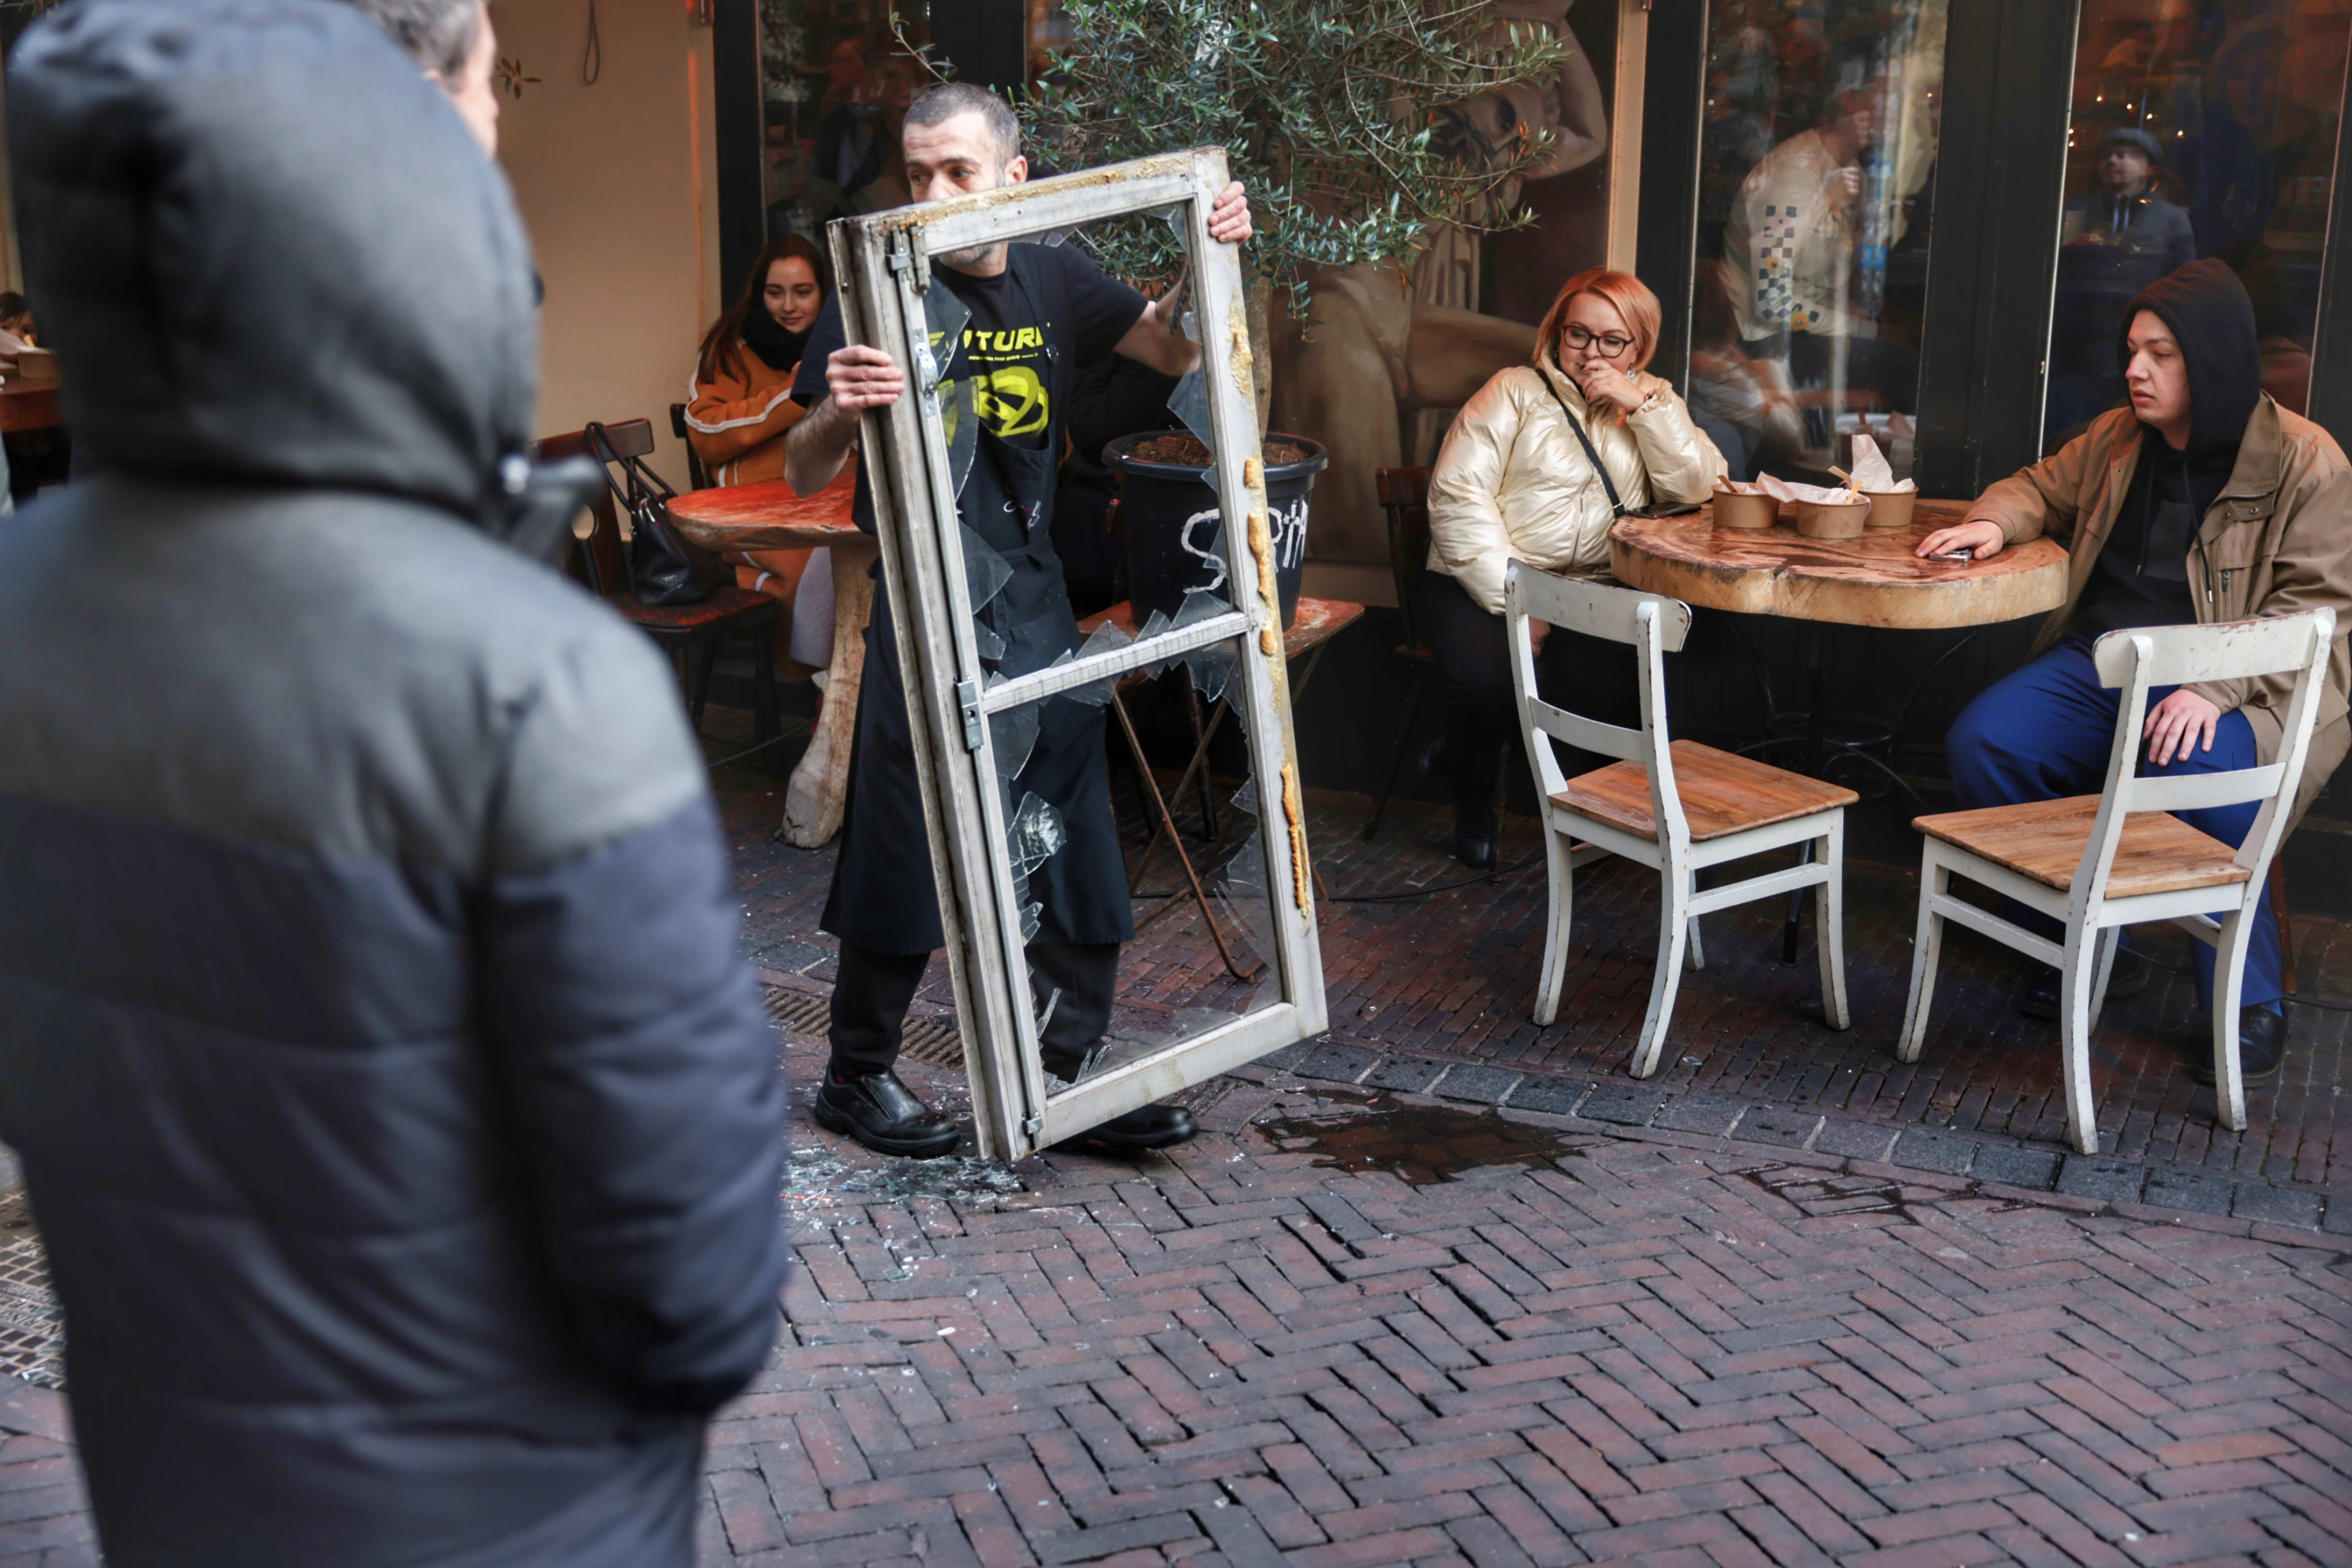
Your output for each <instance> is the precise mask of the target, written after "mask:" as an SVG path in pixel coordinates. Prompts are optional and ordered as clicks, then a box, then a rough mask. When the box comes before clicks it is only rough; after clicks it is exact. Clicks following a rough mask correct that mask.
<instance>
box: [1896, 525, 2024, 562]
mask: <svg viewBox="0 0 2352 1568" xmlns="http://www.w3.org/2000/svg"><path fill="white" fill-rule="evenodd" d="M2007 542H2008V541H2007V540H2005V539H2003V538H2002V537H2001V532H2000V524H1999V523H1997V522H1994V521H1990V519H1987V518H1981V517H1972V518H1970V519H1969V521H1966V522H1956V523H1954V524H1953V525H1952V526H1951V527H1949V528H1939V529H1937V531H1935V532H1933V533H1931V534H1929V535H1928V536H1927V538H1925V539H1923V540H1921V541H1920V542H1919V548H1918V549H1916V550H1915V551H1913V552H1911V553H1912V554H1914V555H1916V556H1919V557H1920V558H1922V559H1923V560H1924V559H1925V558H1927V556H1930V555H1948V554H1949V553H1951V552H1953V551H1956V550H1966V551H1969V552H1970V553H1971V554H1972V556H1973V557H1974V559H1976V560H1979V561H1990V560H1991V559H1992V558H1993V557H1994V556H1996V555H1998V554H2000V549H2001V546H2002V545H2003V544H2005V543H2007Z"/></svg>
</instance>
